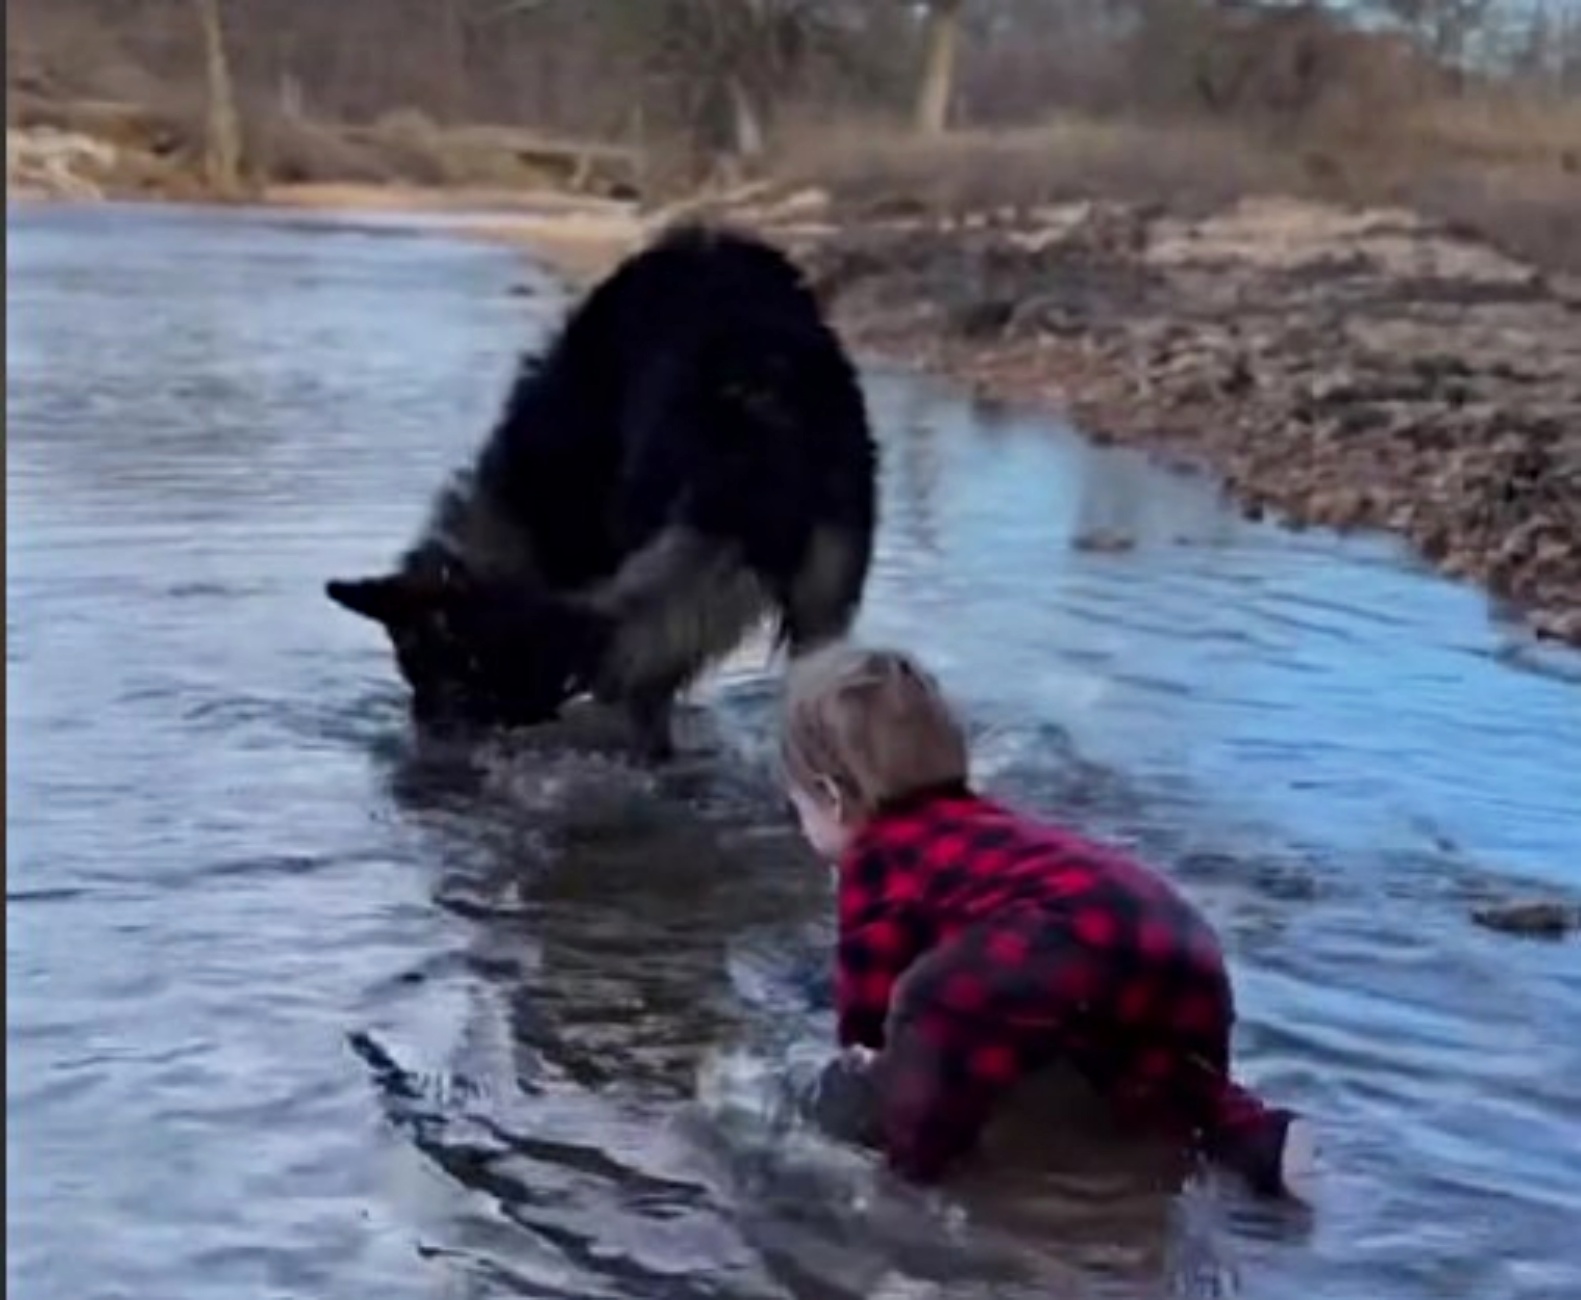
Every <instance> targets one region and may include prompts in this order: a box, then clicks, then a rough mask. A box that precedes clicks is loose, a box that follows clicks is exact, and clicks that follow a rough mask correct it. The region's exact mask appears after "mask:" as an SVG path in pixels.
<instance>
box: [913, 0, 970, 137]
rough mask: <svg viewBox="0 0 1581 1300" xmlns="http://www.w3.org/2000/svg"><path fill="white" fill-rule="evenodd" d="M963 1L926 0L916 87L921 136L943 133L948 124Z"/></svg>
mask: <svg viewBox="0 0 1581 1300" xmlns="http://www.w3.org/2000/svg"><path fill="white" fill-rule="evenodd" d="M962 8H963V0H929V4H928V11H927V16H926V19H925V22H924V28H925V31H926V34H927V35H926V44H925V54H924V56H923V65H922V80H921V83H920V84H919V86H918V89H917V108H916V115H915V123H916V127H917V130H918V131H920V132H922V133H923V134H924V135H942V134H943V132H944V130H945V128H946V127H947V126H948V125H949V117H950V97H951V95H952V94H953V92H954V89H955V57H956V49H957V46H958V45H959V43H960V34H961V10H962Z"/></svg>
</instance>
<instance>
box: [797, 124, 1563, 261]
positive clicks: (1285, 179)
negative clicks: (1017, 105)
mask: <svg viewBox="0 0 1581 1300" xmlns="http://www.w3.org/2000/svg"><path fill="white" fill-rule="evenodd" d="M777 170H778V171H779V173H780V174H781V175H783V176H784V177H785V178H786V179H787V180H790V181H794V182H797V183H817V184H821V185H824V186H826V187H827V188H828V190H829V192H830V194H831V196H832V197H833V199H834V200H835V203H836V205H837V207H839V208H840V209H842V210H844V211H846V212H850V213H856V214H860V213H865V212H874V213H877V212H885V211H889V212H906V211H911V212H916V213H930V214H936V215H940V216H947V215H959V214H962V213H965V212H973V211H976V212H982V211H992V210H1001V209H1006V208H1012V209H1026V208H1030V207H1035V206H1037V205H1040V204H1046V203H1057V202H1064V201H1068V200H1071V199H1079V198H1103V199H1115V200H1120V201H1124V202H1130V203H1138V204H1143V205H1149V206H1156V207H1158V208H1160V209H1163V210H1166V211H1169V212H1171V213H1174V214H1177V215H1183V216H1193V215H1202V214H1204V213H1207V212H1211V211H1215V210H1218V209H1220V208H1223V207H1225V206H1227V205H1229V204H1230V203H1232V202H1234V201H1235V200H1236V199H1239V198H1241V197H1244V196H1246V195H1248V194H1258V193H1264V194H1289V195H1297V196H1302V197H1313V198H1322V199H1326V200H1331V201H1338V202H1342V203H1348V204H1355V205H1375V204H1405V205H1408V206H1412V207H1417V208H1419V209H1421V210H1422V211H1424V212H1425V213H1426V214H1428V215H1430V216H1434V217H1437V218H1440V219H1443V220H1445V221H1449V222H1453V223H1455V224H1457V225H1459V226H1461V227H1463V228H1465V229H1466V230H1468V231H1469V232H1471V233H1475V234H1476V235H1478V236H1480V237H1481V238H1484V239H1486V240H1488V241H1489V242H1491V243H1493V244H1496V245H1497V246H1499V247H1501V248H1503V249H1505V250H1507V251H1509V252H1511V253H1513V254H1515V255H1517V256H1520V257H1522V258H1524V259H1526V260H1528V261H1531V262H1533V263H1534V264H1536V265H1538V266H1541V267H1544V268H1547V269H1553V270H1560V271H1566V272H1572V273H1574V272H1581V219H1578V214H1581V105H1578V104H1574V103H1557V104H1556V103H1543V102H1540V101H1535V100H1516V99H1496V98H1485V99H1461V100H1442V101H1437V102H1422V103H1419V104H1417V105H1416V106H1415V107H1414V108H1412V109H1410V110H1409V111H1407V112H1402V113H1400V114H1399V115H1398V116H1394V117H1387V116H1386V117H1383V118H1380V117H1378V116H1377V115H1375V114H1371V113H1369V112H1367V111H1365V106H1364V105H1361V104H1352V105H1350V106H1347V107H1343V108H1336V109H1332V110H1330V111H1328V112H1326V113H1324V114H1322V115H1318V116H1314V117H1313V118H1311V119H1308V120H1307V121H1305V122H1303V123H1300V124H1299V125H1298V126H1295V127H1292V126H1290V125H1289V124H1288V123H1286V124H1281V125H1280V126H1279V127H1278V128H1277V129H1272V128H1268V127H1266V126H1259V125H1257V124H1233V123H1225V122H1222V121H1219V122H1212V121H1201V120H1199V121H1195V122H1191V121H1186V122H1179V121H1177V122H1173V123H1160V122H1149V121H1142V120H1137V119H1107V120H1105V119H1095V118H1089V117H1079V116H1066V117H1062V118H1059V119H1056V120H1054V121H1051V122H1049V123H1047V124H1045V125H1043V126H1039V127H1028V128H1020V129H1015V130H1008V131H998V132H960V133H956V134H952V135H950V136H947V137H945V138H943V139H938V140H920V139H917V138H916V137H914V136H909V135H907V134H905V133H903V132H901V131H899V130H896V129H895V128H893V127H884V126H878V125H874V124H872V123H855V124H848V125H846V126H844V127H840V126H835V125H823V126H820V127H818V128H816V129H805V130H802V131H800V132H796V133H792V134H791V135H790V137H789V138H788V139H787V141H786V143H785V149H784V152H783V154H782V156H781V159H780V162H779V166H778V169H777Z"/></svg>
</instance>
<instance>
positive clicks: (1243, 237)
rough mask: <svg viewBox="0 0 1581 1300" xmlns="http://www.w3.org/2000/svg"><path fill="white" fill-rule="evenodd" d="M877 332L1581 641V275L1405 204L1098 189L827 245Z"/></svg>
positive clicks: (1298, 522) (1550, 633)
mask: <svg viewBox="0 0 1581 1300" xmlns="http://www.w3.org/2000/svg"><path fill="white" fill-rule="evenodd" d="M805 256H806V258H807V260H808V262H809V264H810V266H811V268H812V271H813V274H814V275H815V276H816V277H817V278H818V279H819V281H820V283H822V284H823V285H825V286H826V289H827V290H828V291H829V292H830V294H831V295H832V296H833V298H834V299H835V301H836V302H837V304H838V315H839V319H840V320H841V322H842V324H843V326H844V327H845V329H846V330H847V332H848V333H849V335H850V336H851V337H852V339H853V340H854V341H855V342H856V343H857V345H858V346H863V347H868V348H874V349H877V350H878V351H881V352H883V353H885V354H888V355H891V356H896V357H900V358H904V359H906V360H908V361H910V362H911V363H913V364H915V365H917V366H920V367H924V368H927V369H930V370H935V371H939V372H942V373H944V374H947V375H950V376H952V377H954V378H956V379H959V380H961V381H963V382H966V383H968V384H970V385H971V386H972V387H973V388H974V389H975V390H976V391H978V392H979V393H981V394H982V395H984V396H987V397H991V398H995V399H1000V400H1010V401H1015V402H1030V403H1034V404H1041V405H1047V406H1050V407H1053V408H1055V409H1058V410H1060V411H1062V412H1064V413H1066V414H1068V416H1069V417H1070V418H1071V419H1072V420H1073V421H1074V422H1075V423H1076V424H1077V425H1079V426H1080V427H1081V428H1083V429H1084V430H1086V431H1088V432H1089V433H1090V434H1092V435H1093V436H1094V437H1096V438H1098V439H1100V440H1105V441H1121V442H1127V443H1133V444H1137V445H1141V446H1145V447H1147V448H1149V449H1152V450H1154V451H1156V452H1158V453H1159V454H1161V455H1163V456H1165V457H1168V458H1170V459H1171V460H1175V461H1178V462H1181V463H1183V464H1188V463H1189V464H1193V465H1198V466H1201V467H1203V468H1206V469H1208V470H1211V471H1212V472H1214V473H1216V474H1218V475H1220V476H1221V477H1222V479H1223V480H1224V482H1225V485H1226V487H1227V488H1228V490H1229V491H1230V492H1231V493H1232V494H1233V495H1234V496H1235V497H1236V499H1237V500H1239V501H1240V503H1241V504H1242V506H1243V508H1244V509H1245V511H1246V512H1247V513H1248V514H1253V515H1260V514H1263V513H1265V512H1267V513H1271V514H1273V515H1275V516H1276V517H1278V518H1280V519H1282V520H1284V521H1286V522H1288V523H1290V524H1292V525H1295V526H1306V525H1322V526H1327V527H1332V528H1336V529H1340V530H1352V529H1383V530H1387V531H1389V532H1392V533H1396V534H1398V535H1400V536H1402V537H1403V538H1404V539H1406V540H1407V541H1408V542H1409V543H1410V544H1411V545H1412V546H1413V547H1414V548H1415V550H1416V551H1417V553H1418V554H1419V555H1421V556H1422V557H1423V558H1424V559H1425V560H1426V561H1427V562H1429V563H1431V564H1433V565H1434V566H1436V567H1437V568H1439V569H1440V570H1442V571H1443V572H1445V573H1447V574H1449V575H1451V576H1454V577H1459V578H1464V579H1469V580H1472V581H1475V582H1477V583H1480V584H1482V585H1483V586H1484V587H1485V588H1486V589H1487V590H1488V591H1489V592H1490V593H1491V594H1492V595H1493V596H1494V597H1495V598H1496V599H1497V600H1499V601H1500V602H1505V603H1507V604H1508V606H1509V607H1510V608H1511V610H1512V611H1516V610H1518V611H1519V612H1521V613H1522V614H1524V615H1525V616H1526V617H1527V618H1528V619H1529V621H1530V623H1531V626H1532V627H1533V628H1534V629H1535V630H1536V631H1537V632H1538V633H1539V634H1541V635H1544V636H1547V637H1552V638H1554V639H1558V640H1564V641H1568V642H1570V643H1572V644H1581V285H1578V284H1577V283H1576V282H1575V281H1574V280H1573V279H1572V280H1566V279H1565V278H1564V277H1562V276H1558V275H1545V274H1543V273H1541V272H1539V271H1537V270H1535V269H1534V268H1532V267H1530V266H1527V265H1525V264H1523V263H1521V262H1519V261H1516V260H1514V259H1513V258H1510V257H1507V256H1505V255H1503V254H1501V253H1498V252H1496V251H1495V250H1493V249H1492V248H1490V247H1489V246H1487V245H1486V244H1483V243H1480V242H1478V241H1476V240H1474V239H1471V238H1468V237H1466V236H1465V235H1463V234H1460V233H1458V232H1456V231H1455V230H1453V229H1451V228H1448V227H1445V226H1443V225H1439V224H1436V223H1433V222H1430V221H1427V220H1425V219H1423V218H1422V217H1420V216H1417V215H1415V214H1413V213H1411V212H1408V211H1403V210H1387V209H1373V210H1362V211H1346V210H1341V209H1339V208H1336V207H1330V206H1325V205H1321V204H1317V203H1307V202H1296V201H1291V200H1281V199H1252V200H1246V201H1243V202H1241V203H1238V204H1236V205H1234V206H1232V207H1230V208H1229V209H1227V210H1225V211H1222V212H1219V213H1217V214H1215V215H1212V216H1208V217H1203V218H1198V219H1186V218H1180V217H1171V216H1167V215H1162V214H1157V213H1151V212H1148V211H1147V210H1145V209H1141V208H1138V207H1136V206H1128V205H1124V204H1073V205H1065V206H1063V207H1056V208H1049V209H1045V210H1043V211H1041V212H1038V213H1034V214H1031V216H1030V217H1025V218H1021V219H1012V218H1009V217H1006V218H1004V219H1002V220H999V221H997V222H995V221H979V222H974V223H957V224H949V225H943V224H929V225H922V224H916V225H910V226H905V225H896V226H892V227H889V228H870V229H861V228H856V229H845V230H839V231H836V232H834V233H832V234H830V235H829V236H827V237H824V238H820V239H817V240H815V241H813V242H812V243H811V244H809V246H808V248H807V251H806V253H805Z"/></svg>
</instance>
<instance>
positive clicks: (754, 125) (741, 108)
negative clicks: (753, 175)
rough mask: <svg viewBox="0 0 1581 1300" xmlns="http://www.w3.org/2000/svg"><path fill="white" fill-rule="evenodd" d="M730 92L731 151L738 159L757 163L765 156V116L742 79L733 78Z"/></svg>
mask: <svg viewBox="0 0 1581 1300" xmlns="http://www.w3.org/2000/svg"><path fill="white" fill-rule="evenodd" d="M729 90H730V127H731V129H730V146H731V150H732V151H733V152H734V153H735V155H736V157H738V158H742V159H745V160H748V161H755V160H756V159H758V158H761V157H762V156H763V146H764V140H763V116H762V114H761V113H759V112H758V109H757V106H756V105H755V104H754V103H753V102H752V93H751V91H749V90H748V89H747V88H746V85H745V83H744V82H743V81H742V80H741V78H740V77H738V76H731V78H730V84H729Z"/></svg>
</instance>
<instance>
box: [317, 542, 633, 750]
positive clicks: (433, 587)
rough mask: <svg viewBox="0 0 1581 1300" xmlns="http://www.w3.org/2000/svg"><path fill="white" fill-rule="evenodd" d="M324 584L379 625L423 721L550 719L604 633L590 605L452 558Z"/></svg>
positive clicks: (581, 677)
mask: <svg viewBox="0 0 1581 1300" xmlns="http://www.w3.org/2000/svg"><path fill="white" fill-rule="evenodd" d="M325 593H326V594H327V595H328V596H329V598H330V599H331V600H333V601H334V602H335V603H336V604H338V605H341V606H342V607H344V608H345V609H349V610H351V611H352V612H353V613H355V614H361V615H362V616H363V617H364V618H369V619H372V620H373V621H374V622H375V623H378V624H379V625H380V626H382V627H383V628H384V630H385V632H386V633H387V634H388V635H389V638H390V643H391V645H392V646H393V647H394V650H395V658H396V662H397V664H398V665H399V667H400V671H401V676H402V677H403V678H404V679H405V680H406V684H407V685H408V686H409V687H411V690H412V710H413V713H414V714H415V715H416V716H417V717H418V718H419V719H420V720H422V721H425V722H436V723H437V722H462V723H471V724H477V725H487V726H496V725H503V726H530V725H532V724H534V723H539V722H547V721H549V720H550V719H551V718H553V717H555V716H556V714H558V713H559V711H560V708H561V706H562V705H563V704H565V703H566V701H567V700H570V699H571V698H572V697H573V696H576V695H578V694H580V693H581V692H582V691H584V690H586V689H587V688H588V686H589V685H590V684H591V680H592V677H593V675H594V672H595V670H596V668H597V664H598V658H599V655H600V653H601V651H602V649H603V645H604V640H605V627H604V623H603V620H601V619H600V618H599V617H598V616H597V615H595V614H593V613H592V612H591V611H588V610H585V609H583V608H582V607H580V606H578V605H576V604H574V603H573V602H571V601H569V600H565V599H562V598H557V597H554V596H550V595H542V594H535V593H532V592H528V591H524V590H522V589H521V588H520V587H519V586H517V585H516V584H512V583H506V582H499V581H491V580H486V579H482V578H479V577H476V576H475V575H473V574H471V573H469V572H467V571H466V569H465V568H463V567H462V566H460V565H457V564H454V563H448V562H447V563H445V564H442V565H425V566H422V567H410V566H409V567H407V568H403V569H401V570H399V571H397V572H395V573H391V574H387V575H384V576H382V577H372V578H360V579H355V580H340V579H335V580H331V581H330V582H328V583H327V584H325Z"/></svg>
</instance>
